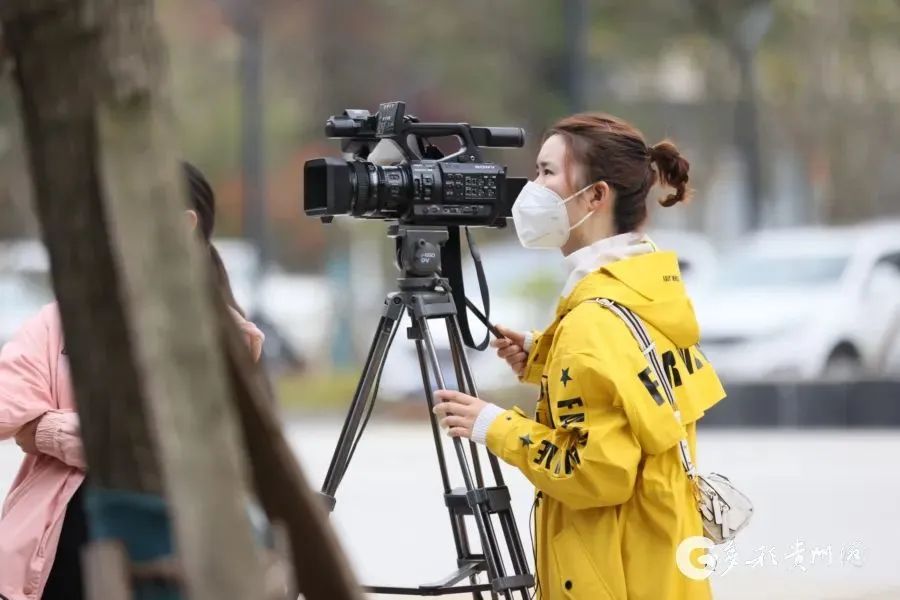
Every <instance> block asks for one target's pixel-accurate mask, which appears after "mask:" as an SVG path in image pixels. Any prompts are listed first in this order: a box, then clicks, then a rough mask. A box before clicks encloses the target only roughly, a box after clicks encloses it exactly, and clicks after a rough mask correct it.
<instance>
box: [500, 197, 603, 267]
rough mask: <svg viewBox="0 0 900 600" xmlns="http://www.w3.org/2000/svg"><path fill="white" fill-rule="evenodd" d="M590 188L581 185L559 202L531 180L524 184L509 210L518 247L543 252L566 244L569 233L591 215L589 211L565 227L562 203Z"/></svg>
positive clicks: (564, 209)
mask: <svg viewBox="0 0 900 600" xmlns="http://www.w3.org/2000/svg"><path fill="white" fill-rule="evenodd" d="M593 185H594V184H593V183H592V184H590V185H588V186H585V187H584V188H582V189H580V190H578V191H577V192H575V193H574V194H572V195H571V196H569V197H568V198H566V199H565V200H563V199H562V198H560V197H559V194H557V193H556V192H554V191H553V190H551V189H550V188H548V187H545V186H543V185H541V184H539V183H535V182H533V181H529V182H528V183H526V184H525V187H523V188H522V191H521V192H519V196H518V197H517V198H516V202H515V204H513V207H512V216H513V223H515V225H516V234H517V235H518V236H519V242H520V243H521V244H522V246H524V247H525V248H533V249H546V250H550V249H555V248H561V247H562V246H563V245H564V244H565V243H566V242H567V241H569V234H570V233H571V232H572V230H573V229H575V228H576V227H580V226H581V225H582V223H584V222H585V221H587V220H588V219H589V218H590V217H591V215H593V214H594V212H593V211H591V212H589V213H588V214H586V215H584V218H582V219H581V220H580V221H578V222H577V223H575V224H574V225H572V226H569V215H568V213H567V212H566V203H567V202H568V201H569V200H571V199H572V198H575V197H576V196H578V195H579V194H581V193H582V192H584V191H585V190H587V189H590V188H591V187H592V186H593Z"/></svg>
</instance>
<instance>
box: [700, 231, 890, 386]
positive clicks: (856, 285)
mask: <svg viewBox="0 0 900 600" xmlns="http://www.w3.org/2000/svg"><path fill="white" fill-rule="evenodd" d="M695 304H696V307H697V311H698V316H699V319H700V324H701V330H702V339H701V342H702V348H703V351H704V352H705V353H706V354H707V356H708V357H709V359H710V360H711V361H712V362H713V364H715V365H716V368H717V369H718V370H719V372H720V374H721V375H722V376H723V377H724V378H726V379H731V380H740V379H743V380H770V379H773V378H777V379H798V380H812V379H820V378H827V379H847V378H856V377H862V376H872V375H882V374H884V369H885V360H884V357H885V353H886V352H887V351H888V349H889V348H891V347H892V346H893V345H895V344H896V336H897V335H898V332H897V329H898V328H897V327H891V326H889V324H890V323H892V322H894V319H896V318H897V314H898V313H897V311H898V310H900V227H896V226H880V225H866V226H855V227H841V228H837V227H835V228H791V229H781V230H772V231H764V232H761V233H759V234H757V235H755V236H753V237H752V238H750V239H749V240H747V242H746V243H745V244H743V245H742V246H741V249H740V250H739V251H737V252H736V253H735V254H733V255H732V256H730V257H728V258H727V259H726V260H725V261H723V263H722V266H721V269H720V270H719V272H718V275H717V276H716V278H715V279H714V281H713V282H712V284H711V286H710V287H709V288H707V289H706V290H705V293H702V294H700V295H699V296H698V297H697V298H695Z"/></svg>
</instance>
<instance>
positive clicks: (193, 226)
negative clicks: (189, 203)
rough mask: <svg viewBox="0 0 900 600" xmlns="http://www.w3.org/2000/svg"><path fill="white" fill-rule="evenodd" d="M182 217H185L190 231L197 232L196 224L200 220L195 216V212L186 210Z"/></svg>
mask: <svg viewBox="0 0 900 600" xmlns="http://www.w3.org/2000/svg"><path fill="white" fill-rule="evenodd" d="M184 215H185V216H186V217H187V220H188V225H189V226H190V228H191V231H197V224H198V223H199V221H200V218H199V217H198V216H197V211H195V210H186V211H184Z"/></svg>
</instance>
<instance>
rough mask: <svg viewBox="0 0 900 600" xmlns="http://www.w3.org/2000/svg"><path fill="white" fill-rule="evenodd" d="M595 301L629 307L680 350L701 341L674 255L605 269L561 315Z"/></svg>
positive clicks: (648, 257)
mask: <svg viewBox="0 0 900 600" xmlns="http://www.w3.org/2000/svg"><path fill="white" fill-rule="evenodd" d="M594 298H608V299H610V300H614V301H615V302H618V303H619V304H622V305H623V306H625V307H627V308H629V309H630V310H632V311H634V312H635V313H636V314H637V315H638V316H639V317H640V318H641V319H642V320H644V321H645V322H647V323H649V324H650V325H652V326H653V327H655V328H656V329H657V330H659V332H660V333H662V334H663V335H664V336H666V337H667V338H669V339H670V340H671V341H672V342H673V343H674V344H675V345H676V346H678V347H680V348H687V347H690V346H693V345H694V344H696V343H697V342H699V341H700V327H699V325H698V324H697V317H696V316H695V314H694V307H693V305H692V304H691V301H690V299H689V298H688V296H687V293H686V291H685V289H684V282H683V281H682V280H681V270H680V269H679V268H678V257H677V256H676V255H675V253H674V252H651V253H650V254H644V255H641V256H635V257H632V258H626V259H623V260H619V261H616V262H612V263H609V264H607V265H605V266H603V267H601V268H600V269H598V270H596V271H594V272H593V273H590V274H589V275H587V276H586V277H585V278H584V279H582V280H581V281H580V282H579V283H578V285H577V286H575V289H574V290H572V293H571V294H570V295H569V296H568V297H567V298H565V299H563V300H562V302H560V307H559V312H561V313H565V312H568V311H570V310H572V309H573V308H575V307H576V306H577V305H579V304H581V303H582V302H586V301H588V300H592V299H594Z"/></svg>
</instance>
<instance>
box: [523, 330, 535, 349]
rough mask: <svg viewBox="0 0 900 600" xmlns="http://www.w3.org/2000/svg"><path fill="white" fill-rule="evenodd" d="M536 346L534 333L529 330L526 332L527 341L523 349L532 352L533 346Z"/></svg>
mask: <svg viewBox="0 0 900 600" xmlns="http://www.w3.org/2000/svg"><path fill="white" fill-rule="evenodd" d="M533 346H534V333H532V332H531V331H528V332H526V333H525V341H524V342H523V347H522V350H524V351H525V353H526V354H531V348H532V347H533Z"/></svg>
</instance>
